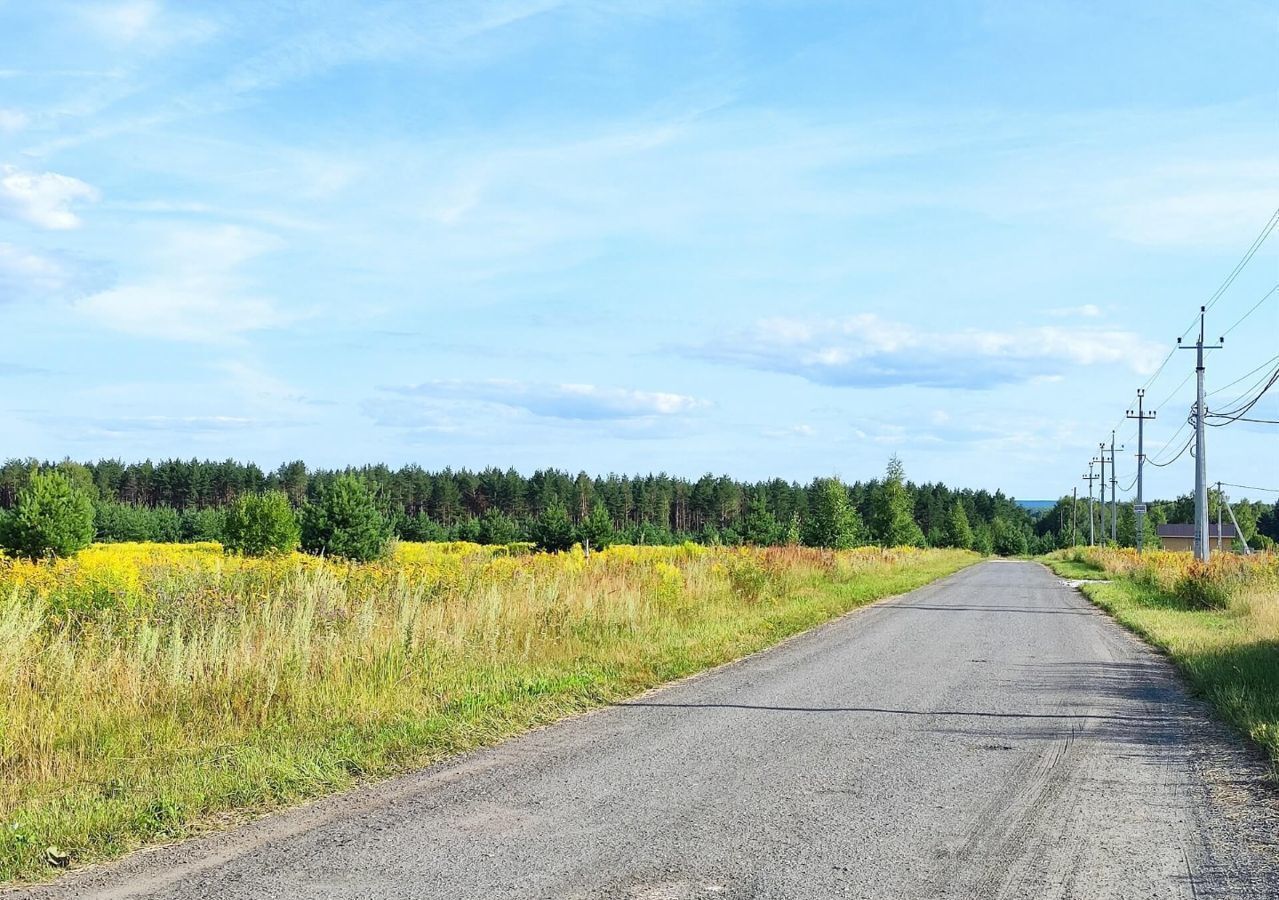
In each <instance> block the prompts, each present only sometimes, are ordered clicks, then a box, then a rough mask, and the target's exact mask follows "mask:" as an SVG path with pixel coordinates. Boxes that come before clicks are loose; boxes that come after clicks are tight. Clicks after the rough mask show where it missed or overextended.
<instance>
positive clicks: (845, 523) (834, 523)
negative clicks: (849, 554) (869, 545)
mask: <svg viewBox="0 0 1279 900" xmlns="http://www.w3.org/2000/svg"><path fill="white" fill-rule="evenodd" d="M806 526H807V527H806V529H805V534H804V543H806V544H807V545H808V546H810V547H833V548H835V549H836V550H846V549H848V548H849V547H855V546H857V545H858V544H860V543H862V537H863V528H862V520H861V516H859V515H858V514H857V510H856V509H854V508H853V506H852V504H851V503H849V501H848V489H847V488H846V487H844V485H843V483H842V482H840V480H839V479H837V478H825V479H821V480H820V481H819V482H818V483H817V486H816V490H815V491H814V496H813V499H812V502H811V504H810V508H809V515H808V520H807V522H806Z"/></svg>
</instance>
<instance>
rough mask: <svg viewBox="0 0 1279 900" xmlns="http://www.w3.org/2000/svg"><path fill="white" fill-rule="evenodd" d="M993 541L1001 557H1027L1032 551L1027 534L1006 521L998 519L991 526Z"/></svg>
mask: <svg viewBox="0 0 1279 900" xmlns="http://www.w3.org/2000/svg"><path fill="white" fill-rule="evenodd" d="M991 540H992V545H993V547H994V549H995V552H996V553H998V554H999V555H1000V556H1025V555H1026V553H1027V552H1028V551H1029V549H1030V548H1029V547H1028V545H1027V541H1026V533H1025V532H1024V531H1022V530H1021V529H1020V528H1018V527H1017V526H1016V525H1015V524H1013V523H1012V522H1009V521H1006V520H1005V519H1000V518H996V519H995V521H994V522H993V523H992V524H991Z"/></svg>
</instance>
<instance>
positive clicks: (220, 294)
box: [76, 226, 298, 343]
mask: <svg viewBox="0 0 1279 900" xmlns="http://www.w3.org/2000/svg"><path fill="white" fill-rule="evenodd" d="M277 246H279V242H278V240H277V239H276V238H274V237H273V236H271V235H268V234H263V233H261V232H256V231H249V230H247V229H242V228H236V227H230V226H228V227H222V228H192V229H186V230H181V231H177V232H174V233H173V234H171V235H170V236H169V237H168V240H167V241H166V243H165V245H164V246H163V247H162V248H161V249H160V250H159V251H158V252H156V253H155V254H154V259H153V261H152V263H153V264H152V271H154V272H155V274H153V275H150V276H148V277H145V278H140V279H138V280H135V281H129V282H126V283H124V284H122V285H120V286H118V287H115V288H112V289H110V290H106V291H102V292H99V293H96V294H92V295H90V296H88V297H86V298H84V299H83V300H81V301H79V302H78V303H77V304H76V308H77V309H78V310H79V311H80V312H82V313H83V314H84V315H86V316H88V317H89V318H91V319H94V320H96V321H97V322H99V323H101V324H102V325H104V326H106V327H108V328H112V329H114V330H117V331H123V332H128V333H130V334H136V335H141V336H144V337H154V338H164V339H168V340H174V341H196V342H208V343H217V342H222V341H226V340H229V339H233V338H235V337H237V336H239V335H243V334H245V333H248V332H252V331H260V330H263V329H268V328H277V327H280V326H282V325H285V324H287V323H289V322H290V321H293V320H294V319H296V318H297V315H298V314H297V313H292V314H289V313H285V312H283V311H281V310H280V308H279V307H278V305H277V303H276V302H275V301H274V300H273V299H271V298H270V297H265V296H259V295H257V294H256V293H254V292H253V291H252V290H251V288H250V287H249V284H248V278H247V277H246V276H245V275H244V273H243V272H242V271H241V268H242V267H243V266H244V264H245V263H247V262H248V261H250V260H252V259H254V258H255V257H257V256H259V255H261V254H263V253H266V252H268V251H269V250H272V249H275V248H276V247H277Z"/></svg>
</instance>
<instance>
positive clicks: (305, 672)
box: [0, 543, 978, 880]
mask: <svg viewBox="0 0 1279 900" xmlns="http://www.w3.org/2000/svg"><path fill="white" fill-rule="evenodd" d="M977 558H978V557H977V556H976V555H975V554H972V553H968V552H964V551H954V550H949V551H948V550H911V549H895V550H880V549H875V548H862V549H858V550H851V551H841V552H835V551H823V550H812V549H801V548H774V549H740V548H739V549H729V548H705V547H700V546H695V545H684V546H680V547H633V546H619V547H612V548H610V549H608V550H606V551H603V552H597V553H594V554H592V555H591V556H590V558H589V559H588V558H586V557H584V556H583V555H582V554H581V552H580V551H576V550H575V551H573V552H569V553H563V554H533V553H529V552H528V550H527V548H526V547H523V546H519V545H514V546H511V547H506V548H499V549H496V550H495V549H493V548H490V547H481V546H478V545H475V544H465V543H453V544H410V543H401V544H399V545H397V546H396V547H395V548H394V550H393V552H392V554H391V556H390V557H389V558H388V559H386V560H384V561H381V562H374V563H368V564H348V563H341V562H336V561H332V560H325V559H321V558H318V557H312V556H305V555H301V554H292V555H287V556H282V557H275V558H266V559H248V558H241V557H238V556H230V555H227V554H224V553H223V552H222V549H221V547H220V546H219V545H217V544H187V545H172V544H168V545H162V544H116V545H95V546H93V547H91V548H89V549H87V550H84V551H82V552H81V553H79V554H78V555H77V556H75V557H73V558H71V559H67V560H60V561H57V562H52V563H50V562H39V563H31V562H23V561H15V560H3V559H0V686H2V689H3V692H4V696H5V700H4V701H3V706H2V707H0V774H2V775H3V778H2V779H0V823H3V830H2V831H0V880H11V879H39V878H43V877H49V876H50V875H51V874H52V873H53V872H54V871H55V869H56V867H58V866H63V865H67V864H73V863H83V862H89V861H93V860H100V859H104V858H109V857H111V856H115V855H118V854H120V853H122V852H124V851H127V850H129V849H131V848H134V847H137V846H140V845H142V844H145V843H148V842H155V841H162V840H167V839H172V838H175V837H179V836H183V835H187V834H190V833H193V832H195V831H198V830H201V829H204V828H209V827H214V826H217V825H222V824H227V823H229V822H232V821H235V820H237V819H240V818H243V817H246V816H250V815H253V814H256V813H258V812H261V811H263V810H266V809H270V808H273V807H277V806H280V805H282V804H287V803H291V802H296V801H298V800H301V799H303V798H307V797H311V796H315V795H318V794H320V793H324V792H328V791H333V790H337V789H341V788H344V787H347V786H349V785H351V784H352V783H353V782H355V781H357V780H359V779H361V778H369V777H377V776H384V775H387V774H390V773H393V772H396V771H400V770H404V769H406V768H410V767H414V766H420V765H424V764H427V763H430V762H432V761H435V760H438V759H441V758H443V757H445V756H447V755H449V754H454V753H457V752H460V751H463V750H465V749H468V748H471V747H476V746H480V745H483V744H487V743H491V742H494V741H497V740H499V739H501V738H503V737H505V736H507V735H510V734H512V733H515V732H517V731H520V730H522V729H526V728H529V727H531V726H534V725H536V724H538V723H544V722H548V721H551V720H554V719H556V718H559V717H562V716H565V715H568V714H571V713H574V712H578V711H582V710H585V709H588V708H590V707H592V706H596V705H599V704H602V703H607V702H609V701H611V700H615V699H618V698H621V697H623V696H626V695H629V694H633V693H635V692H637V691H640V690H642V689H644V688H646V687H649V686H651V685H654V684H657V683H660V682H662V681H666V680H670V679H673V678H677V677H679V676H682V675H686V674H689V673H692V672H695V671H698V670H700V669H703V668H706V667H708V666H712V665H715V664H718V663H722V662H725V661H727V660H730V659H733V658H735V657H739V656H741V655H744V654H746V653H749V652H752V651H754V650H757V649H760V648H762V647H765V646H767V645H769V644H771V643H774V642H776V641H777V640H780V639H781V638H783V637H785V636H787V635H789V634H793V633H795V632H798V631H801V630H803V629H805V628H808V627H810V626H812V625H815V624H817V623H819V622H822V621H824V620H826V619H829V618H831V617H832V616H835V615H838V614H839V613H841V612H844V611H846V610H848V609H850V608H852V607H855V606H857V605H859V604H863V603H866V602H869V601H872V600H875V599H878V598H881V597H884V596H887V595H890V594H894V593H900V592H903V591H906V590H910V589H912V588H915V587H917V586H919V585H921V584H924V583H926V582H928V581H931V580H933V579H935V578H938V577H940V576H942V575H945V574H948V573H950V572H953V571H956V570H958V569H960V568H962V567H964V566H965V565H968V564H970V563H971V562H974V561H975V560H976V559H977Z"/></svg>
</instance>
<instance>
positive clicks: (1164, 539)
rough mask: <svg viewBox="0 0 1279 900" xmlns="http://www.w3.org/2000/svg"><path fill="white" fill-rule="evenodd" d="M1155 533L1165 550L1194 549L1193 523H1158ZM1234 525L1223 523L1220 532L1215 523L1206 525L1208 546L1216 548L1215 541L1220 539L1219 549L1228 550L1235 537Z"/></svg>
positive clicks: (1188, 550) (1190, 550)
mask: <svg viewBox="0 0 1279 900" xmlns="http://www.w3.org/2000/svg"><path fill="white" fill-rule="evenodd" d="M1155 533H1156V534H1158V535H1159V540H1160V542H1161V543H1162V544H1163V547H1164V549H1165V550H1182V551H1185V552H1186V553H1190V552H1192V551H1193V550H1194V549H1195V526H1194V525H1159V526H1158V527H1156V528H1155ZM1236 536H1237V535H1236V532H1235V526H1233V525H1223V526H1222V527H1221V531H1220V533H1218V531H1217V526H1216V524H1215V523H1212V524H1209V525H1208V546H1209V548H1210V549H1213V550H1216V549H1217V542H1218V539H1220V542H1221V549H1222V550H1229V549H1230V548H1231V547H1232V546H1234V543H1233V542H1234V539H1235V537H1236Z"/></svg>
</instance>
